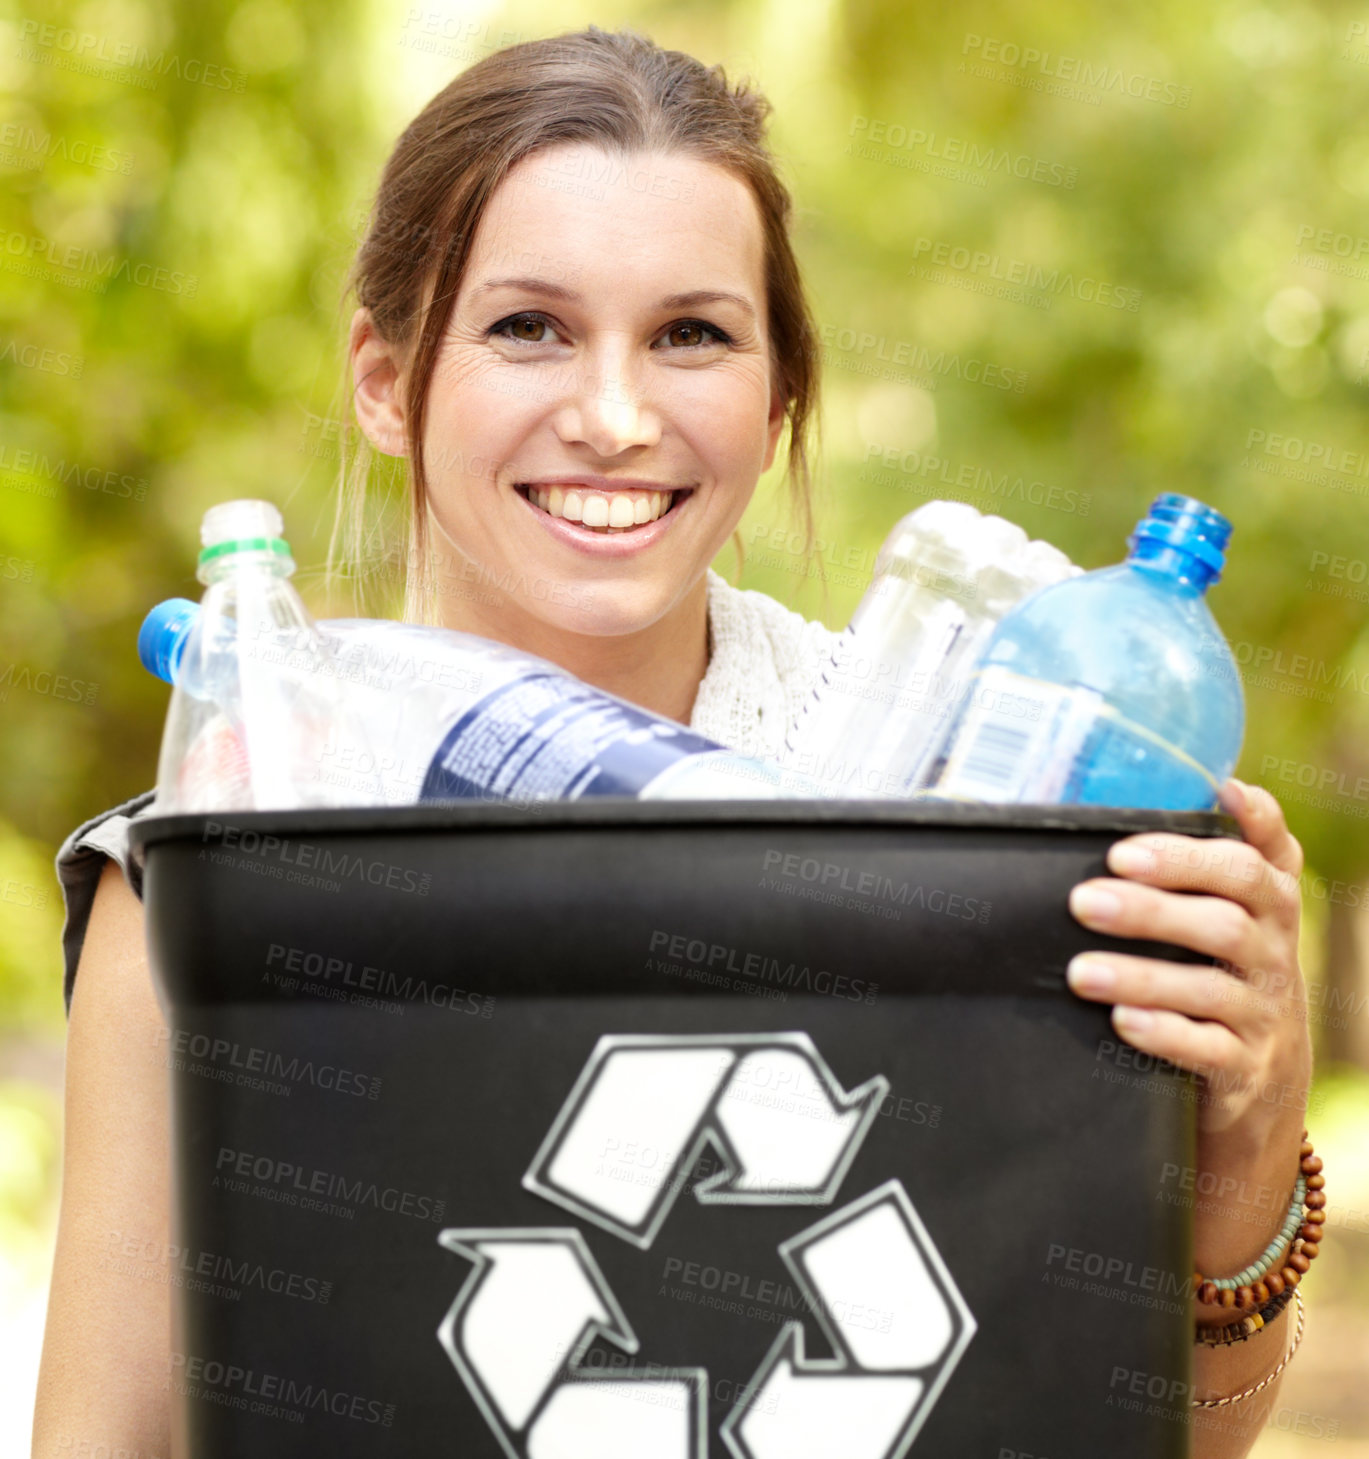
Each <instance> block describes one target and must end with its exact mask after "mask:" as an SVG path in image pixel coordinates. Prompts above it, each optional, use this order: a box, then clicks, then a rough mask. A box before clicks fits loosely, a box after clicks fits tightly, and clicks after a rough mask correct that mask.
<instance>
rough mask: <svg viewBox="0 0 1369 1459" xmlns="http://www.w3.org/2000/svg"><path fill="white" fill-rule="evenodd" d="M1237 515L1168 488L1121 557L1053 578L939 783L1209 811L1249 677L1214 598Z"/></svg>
mask: <svg viewBox="0 0 1369 1459" xmlns="http://www.w3.org/2000/svg"><path fill="white" fill-rule="evenodd" d="M1230 535H1231V524H1230V522H1228V521H1227V520H1226V518H1225V517H1223V516H1221V515H1220V514H1219V513H1218V512H1216V511H1214V510H1213V509H1212V508H1211V507H1208V506H1205V505H1204V504H1203V503H1202V502H1200V501H1197V500H1195V499H1194V498H1193V497H1187V496H1180V495H1177V494H1174V493H1168V494H1166V495H1163V496H1159V497H1157V498H1156V499H1155V501H1154V503H1153V504H1152V505H1151V508H1150V513H1149V515H1148V516H1147V517H1146V518H1145V519H1144V520H1143V521H1141V522H1140V523H1139V524H1138V526H1137V528H1136V531H1135V532H1134V533H1133V534H1132V536H1131V537H1129V538H1128V539H1127V543H1128V546H1129V548H1130V549H1131V550H1130V554H1129V556H1128V557H1127V560H1126V561H1125V562H1123V563H1119V564H1118V565H1116V566H1114V567H1107V568H1103V569H1101V570H1100V571H1097V572H1090V573H1086V574H1084V575H1083V576H1082V577H1079V578H1076V579H1074V580H1072V581H1069V582H1062V583H1057V584H1056V585H1055V586H1054V587H1049V588H1045V589H1043V590H1042V591H1041V592H1039V593H1037V594H1035V595H1034V596H1033V597H1032V598H1030V599H1029V600H1028V601H1026V602H1024V603H1022V604H1020V605H1019V606H1018V607H1017V608H1016V609H1014V610H1013V611H1012V612H1011V613H1009V614H1008V615H1007V617H1005V618H1004V620H1003V621H1002V623H1000V624H999V626H998V628H997V629H996V630H995V632H994V634H993V636H992V638H991V639H990V640H989V644H988V646H987V648H986V649H985V651H984V654H983V656H982V658H981V660H980V663H979V667H978V670H977V672H976V675H975V678H974V680H973V683H972V685H971V687H970V688H969V690H968V691H967V693H966V695H965V697H964V698H963V700H962V702H961V704H960V705H959V707H958V709H957V714H956V720H955V723H954V724H953V725H952V727H951V730H950V733H949V735H948V736H947V740H946V748H945V751H944V753H943V755H942V757H941V763H940V764H939V766H938V767H936V769H935V771H934V774H933V776H932V777H931V778H932V793H933V794H934V795H936V796H947V797H954V798H958V799H972V800H989V801H1015V802H1034V803H1038V804H1051V803H1069V804H1079V805H1111V806H1143V807H1151V808H1157V809H1167V810H1207V809H1211V808H1212V807H1213V806H1214V805H1215V804H1216V802H1217V792H1218V787H1219V786H1220V784H1221V782H1222V781H1223V780H1224V779H1225V778H1226V777H1227V775H1229V774H1230V773H1231V770H1232V768H1233V767H1234V766H1235V763H1236V759H1237V757H1238V755H1239V753H1240V747H1241V737H1242V733H1243V729H1244V720H1245V709H1244V701H1243V697H1242V693H1241V681H1240V674H1239V672H1238V670H1237V668H1236V664H1235V661H1234V659H1233V658H1232V656H1231V650H1230V649H1229V648H1228V647H1227V643H1226V640H1225V639H1224V638H1223V637H1222V634H1221V631H1220V629H1219V628H1218V627H1217V624H1216V621H1215V620H1214V619H1213V617H1212V614H1211V611H1210V610H1209V608H1208V605H1207V602H1206V599H1205V597H1204V594H1205V593H1206V592H1207V589H1208V588H1209V587H1210V586H1211V585H1212V584H1213V583H1215V582H1216V581H1217V580H1218V579H1219V578H1220V576H1221V572H1222V568H1223V566H1224V564H1225V551H1224V549H1225V547H1226V543H1227V541H1228V539H1229V538H1230Z"/></svg>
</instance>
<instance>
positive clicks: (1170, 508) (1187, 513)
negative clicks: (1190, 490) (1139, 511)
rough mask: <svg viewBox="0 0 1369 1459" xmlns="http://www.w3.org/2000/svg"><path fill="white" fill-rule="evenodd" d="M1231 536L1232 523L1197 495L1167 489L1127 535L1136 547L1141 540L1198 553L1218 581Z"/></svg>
mask: <svg viewBox="0 0 1369 1459" xmlns="http://www.w3.org/2000/svg"><path fill="white" fill-rule="evenodd" d="M1230 540H1231V523H1230V522H1228V521H1227V519H1226V518H1225V517H1224V516H1222V514H1221V513H1220V512H1219V511H1216V510H1214V509H1213V508H1212V507H1210V506H1208V505H1207V504H1206V503H1205V502H1200V501H1199V500H1198V498H1197V497H1193V496H1183V495H1182V494H1181V493H1179V492H1175V491H1167V492H1165V493H1163V494H1162V495H1161V496H1157V497H1156V498H1155V500H1154V501H1153V502H1151V504H1150V514H1149V516H1147V517H1146V518H1145V519H1144V520H1143V521H1140V522H1138V523H1137V524H1136V530H1135V532H1133V533H1132V535H1131V536H1130V537H1128V538H1127V546H1128V547H1130V548H1132V549H1133V550H1134V549H1135V547H1136V544H1137V543H1138V542H1142V541H1146V542H1160V543H1163V544H1164V545H1165V546H1166V547H1177V548H1179V549H1180V550H1181V551H1183V552H1187V553H1189V554H1190V555H1191V556H1193V557H1196V558H1197V559H1198V561H1199V562H1201V563H1202V564H1203V565H1204V566H1205V567H1207V568H1208V569H1210V571H1211V573H1212V580H1213V581H1214V582H1215V581H1216V580H1217V579H1218V578H1220V577H1221V575H1222V569H1223V568H1224V567H1225V566H1226V550H1225V549H1226V544H1227V543H1228V542H1229V541H1230Z"/></svg>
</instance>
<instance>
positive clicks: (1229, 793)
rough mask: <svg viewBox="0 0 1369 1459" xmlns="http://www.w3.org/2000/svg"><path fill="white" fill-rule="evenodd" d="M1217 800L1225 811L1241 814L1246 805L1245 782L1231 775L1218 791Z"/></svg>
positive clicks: (1236, 814)
mask: <svg viewBox="0 0 1369 1459" xmlns="http://www.w3.org/2000/svg"><path fill="white" fill-rule="evenodd" d="M1217 801H1218V803H1219V804H1220V806H1221V808H1222V809H1223V810H1224V811H1228V812H1230V814H1231V815H1233V816H1238V815H1240V813H1241V812H1242V811H1243V810H1244V809H1245V807H1246V798H1245V782H1244V781H1241V780H1237V779H1236V777H1235V776H1234V775H1233V776H1231V777H1230V779H1228V780H1227V781H1226V782H1225V783H1224V784H1223V786H1222V788H1221V790H1220V791H1219V792H1218V795H1217Z"/></svg>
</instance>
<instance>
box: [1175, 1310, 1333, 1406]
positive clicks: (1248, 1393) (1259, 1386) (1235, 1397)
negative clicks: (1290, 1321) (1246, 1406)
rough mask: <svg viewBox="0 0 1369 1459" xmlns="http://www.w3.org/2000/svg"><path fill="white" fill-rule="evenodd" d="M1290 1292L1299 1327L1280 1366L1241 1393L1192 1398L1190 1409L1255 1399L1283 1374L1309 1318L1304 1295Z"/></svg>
mask: <svg viewBox="0 0 1369 1459" xmlns="http://www.w3.org/2000/svg"><path fill="white" fill-rule="evenodd" d="M1288 1290H1289V1291H1290V1292H1292V1293H1293V1297H1294V1300H1295V1301H1296V1302H1297V1304H1298V1325H1297V1327H1296V1328H1295V1329H1294V1332H1293V1342H1292V1344H1291V1345H1290V1347H1289V1349H1288V1351H1287V1352H1286V1353H1285V1354H1284V1355H1283V1357H1282V1358H1281V1359H1280V1360H1279V1366H1278V1367H1277V1368H1275V1369H1274V1371H1273V1372H1272V1373H1266V1374H1265V1375H1264V1377H1263V1378H1261V1379H1260V1381H1259V1382H1258V1383H1252V1384H1251V1386H1250V1387H1249V1388H1247V1389H1245V1390H1244V1391H1243V1392H1241V1393H1231V1394H1228V1395H1227V1396H1226V1397H1225V1398H1192V1399H1190V1400H1189V1406H1190V1407H1192V1408H1226V1407H1227V1406H1228V1405H1229V1404H1232V1403H1240V1401H1241V1400H1242V1399H1243V1398H1254V1396H1255V1395H1256V1394H1257V1393H1262V1392H1263V1391H1264V1390H1265V1389H1266V1388H1268V1387H1269V1385H1270V1384H1271V1383H1272V1382H1273V1381H1274V1379H1275V1378H1277V1377H1278V1376H1279V1374H1280V1373H1282V1372H1283V1370H1284V1369H1285V1368H1286V1367H1287V1366H1288V1364H1289V1363H1290V1361H1291V1360H1292V1357H1293V1354H1294V1353H1296V1352H1297V1350H1298V1344H1299V1343H1301V1342H1302V1331H1303V1325H1304V1322H1305V1320H1306V1317H1307V1308H1306V1307H1305V1306H1304V1305H1303V1300H1302V1293H1301V1292H1300V1291H1298V1289H1297V1288H1296V1287H1290V1288H1289V1289H1288Z"/></svg>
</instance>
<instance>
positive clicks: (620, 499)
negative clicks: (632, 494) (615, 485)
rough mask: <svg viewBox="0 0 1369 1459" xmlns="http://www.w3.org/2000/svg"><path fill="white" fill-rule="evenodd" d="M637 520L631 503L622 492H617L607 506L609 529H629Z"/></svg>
mask: <svg viewBox="0 0 1369 1459" xmlns="http://www.w3.org/2000/svg"><path fill="white" fill-rule="evenodd" d="M636 520H637V518H636V514H635V512H634V511H633V507H632V503H631V501H629V500H628V498H627V496H626V495H624V493H622V492H617V493H616V494H615V495H614V497H613V500H612V501H611V502H609V504H608V524H609V526H610V527H631V526H632V524H633V523H634V522H635V521H636Z"/></svg>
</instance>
